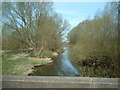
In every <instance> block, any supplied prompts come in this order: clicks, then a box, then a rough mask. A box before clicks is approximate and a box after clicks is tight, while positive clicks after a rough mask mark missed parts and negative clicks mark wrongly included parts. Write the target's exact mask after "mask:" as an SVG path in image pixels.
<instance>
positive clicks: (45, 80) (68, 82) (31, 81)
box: [2, 76, 118, 88]
mask: <svg viewBox="0 0 120 90" xmlns="http://www.w3.org/2000/svg"><path fill="white" fill-rule="evenodd" d="M2 80H3V81H2V87H3V88H118V78H91V77H57V76H3V78H2Z"/></svg>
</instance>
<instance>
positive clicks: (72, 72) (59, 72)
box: [32, 46, 80, 76]
mask: <svg viewBox="0 0 120 90" xmlns="http://www.w3.org/2000/svg"><path fill="white" fill-rule="evenodd" d="M69 52H70V48H69V47H67V46H66V47H64V52H63V53H61V54H60V55H59V57H58V59H57V60H54V62H53V63H52V64H49V65H47V66H42V67H37V68H35V71H34V73H33V74H32V75H33V76H34V75H35V76H79V75H80V73H79V71H78V70H77V68H76V67H75V66H73V65H72V63H71V60H70V58H69Z"/></svg>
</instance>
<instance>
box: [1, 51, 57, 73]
mask: <svg viewBox="0 0 120 90" xmlns="http://www.w3.org/2000/svg"><path fill="white" fill-rule="evenodd" d="M41 56H42V58H35V57H34V55H33V54H32V53H24V52H21V51H8V52H2V74H3V75H28V74H30V73H32V72H33V70H34V69H33V68H34V67H40V66H45V65H47V64H50V63H52V62H53V61H54V58H57V56H58V53H57V52H55V51H45V52H42V53H41Z"/></svg>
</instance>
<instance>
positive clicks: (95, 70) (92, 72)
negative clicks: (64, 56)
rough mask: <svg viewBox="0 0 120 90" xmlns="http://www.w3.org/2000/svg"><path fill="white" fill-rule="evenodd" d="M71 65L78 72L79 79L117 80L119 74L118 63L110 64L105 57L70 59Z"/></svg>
mask: <svg viewBox="0 0 120 90" xmlns="http://www.w3.org/2000/svg"><path fill="white" fill-rule="evenodd" d="M72 58H73V60H72V63H73V64H74V65H75V66H76V67H77V68H78V70H79V71H80V76H81V77H106V78H119V76H120V72H118V71H119V67H118V63H117V62H112V60H111V59H110V58H109V57H107V56H102V57H100V58H97V57H95V56H94V57H86V58H84V59H80V58H75V57H72Z"/></svg>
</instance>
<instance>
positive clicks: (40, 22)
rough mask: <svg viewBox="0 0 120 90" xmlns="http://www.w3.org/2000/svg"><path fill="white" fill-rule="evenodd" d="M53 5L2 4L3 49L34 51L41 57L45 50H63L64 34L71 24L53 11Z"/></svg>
mask: <svg viewBox="0 0 120 90" xmlns="http://www.w3.org/2000/svg"><path fill="white" fill-rule="evenodd" d="M53 4H54V3H52V2H4V3H2V15H3V16H2V23H3V26H2V27H3V29H2V49H4V50H6V49H7V50H18V49H27V48H33V51H34V54H35V55H36V56H39V55H40V53H41V51H43V50H52V51H56V50H58V49H60V48H61V46H62V45H61V35H62V32H63V31H64V30H65V29H66V28H67V26H68V23H67V22H66V21H65V20H63V19H62V17H61V16H60V15H59V14H58V13H57V12H55V11H54V8H53V6H54V5H53Z"/></svg>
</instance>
